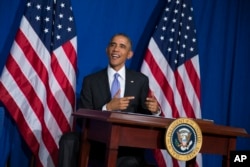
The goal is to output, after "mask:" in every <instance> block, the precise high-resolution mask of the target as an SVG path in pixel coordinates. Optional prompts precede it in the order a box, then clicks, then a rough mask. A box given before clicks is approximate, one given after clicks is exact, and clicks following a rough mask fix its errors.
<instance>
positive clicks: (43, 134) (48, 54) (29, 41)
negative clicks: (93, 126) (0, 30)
mask: <svg viewBox="0 0 250 167" xmlns="http://www.w3.org/2000/svg"><path fill="white" fill-rule="evenodd" d="M76 44H77V37H76V31H75V23H74V17H73V13H72V7H71V4H70V1H69V0H28V1H27V4H26V10H25V12H24V15H23V17H22V19H21V23H20V27H19V29H18V31H17V34H16V37H15V40H14V42H13V45H12V48H11V50H10V54H9V56H8V59H7V62H6V64H5V67H4V69H3V72H2V75H1V78H0V81H1V82H0V100H1V101H2V102H3V104H4V105H5V106H6V108H7V109H8V111H9V112H10V114H11V115H12V117H13V119H14V120H15V121H16V123H17V125H18V127H19V130H20V132H21V134H22V136H23V138H24V139H25V141H26V142H27V144H28V145H29V147H30V149H31V150H32V152H33V154H34V155H35V158H36V159H35V162H36V166H38V167H39V166H46V167H48V166H49V167H53V166H57V164H58V162H57V161H58V142H59V139H60V137H61V135H62V134H63V133H64V132H67V131H70V130H71V113H72V111H73V110H74V109H75V101H76V100H75V84H76V63H77V56H76V55H77V51H76V50H77V48H76V46H77V45H76Z"/></svg>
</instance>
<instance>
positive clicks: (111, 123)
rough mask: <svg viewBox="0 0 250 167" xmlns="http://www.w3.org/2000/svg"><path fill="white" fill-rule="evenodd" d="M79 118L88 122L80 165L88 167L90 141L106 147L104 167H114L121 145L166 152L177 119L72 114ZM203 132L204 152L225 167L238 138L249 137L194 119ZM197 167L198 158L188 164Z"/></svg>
mask: <svg viewBox="0 0 250 167" xmlns="http://www.w3.org/2000/svg"><path fill="white" fill-rule="evenodd" d="M73 116H74V117H76V118H78V119H79V118H81V119H85V123H84V127H83V133H82V146H81V155H80V166H81V167H87V166H88V157H89V150H90V149H91V146H90V143H89V141H90V140H94V141H99V142H102V143H105V144H106V148H107V149H106V162H105V164H104V166H106V167H115V166H116V160H117V155H118V148H119V146H129V147H138V148H148V149H156V148H157V149H166V146H165V143H164V141H165V140H164V138H165V133H166V130H167V128H168V126H169V125H170V124H171V123H172V122H173V121H174V120H175V119H171V118H163V117H156V116H152V115H142V114H133V113H123V112H108V111H96V110H89V109H79V110H78V111H77V112H74V113H73ZM194 121H195V122H196V123H197V124H198V125H199V127H200V129H201V131H202V140H203V141H202V147H201V149H200V152H201V153H208V154H219V155H222V156H223V162H222V164H223V166H228V167H229V156H230V151H231V150H235V149H236V139H237V137H246V136H248V134H247V132H246V131H245V130H244V129H242V128H234V127H228V126H222V125H216V124H214V123H213V121H208V120H202V119H194ZM186 166H195V159H194V160H190V161H187V162H186Z"/></svg>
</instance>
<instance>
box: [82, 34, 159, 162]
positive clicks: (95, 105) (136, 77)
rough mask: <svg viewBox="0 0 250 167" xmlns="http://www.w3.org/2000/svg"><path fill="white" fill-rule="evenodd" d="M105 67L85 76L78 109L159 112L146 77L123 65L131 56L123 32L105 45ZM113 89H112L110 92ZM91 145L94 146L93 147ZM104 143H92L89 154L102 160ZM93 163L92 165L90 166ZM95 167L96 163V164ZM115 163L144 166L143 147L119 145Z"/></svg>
mask: <svg viewBox="0 0 250 167" xmlns="http://www.w3.org/2000/svg"><path fill="white" fill-rule="evenodd" d="M106 53H107V56H108V59H109V64H108V67H107V68H105V69H103V70H101V71H99V72H96V73H94V74H90V75H89V76H86V77H85V78H84V80H83V84H82V90H81V93H80V102H79V107H80V108H87V109H94V110H102V111H104V112H108V111H120V112H133V113H140V114H159V111H160V110H159V106H158V103H157V100H156V98H155V97H154V95H153V93H150V97H149V96H148V95H149V81H148V78H147V77H146V76H145V75H144V74H142V73H140V72H136V71H133V70H129V69H127V68H126V67H125V63H126V60H127V59H130V58H132V56H133V51H132V42H131V40H130V38H129V37H128V36H127V35H125V34H122V33H120V34H116V35H114V36H113V37H112V38H111V40H110V42H109V44H108V46H107V48H106ZM113 90H114V91H113ZM92 146H94V148H95V147H96V150H95V149H94V148H93V147H92ZM101 148H103V150H105V146H100V145H99V144H98V143H92V144H91V152H92V153H91V152H90V159H91V155H92V156H93V157H94V158H96V159H101V160H103V158H104V157H105V156H104V153H105V152H103V153H101V151H100V150H101ZM92 166H93V165H92ZM97 166H98V165H97ZM117 166H119V167H122V166H126V167H137V166H138V167H140V166H144V153H143V150H142V149H137V148H128V147H121V148H119V151H118V162H117Z"/></svg>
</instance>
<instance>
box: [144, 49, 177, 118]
mask: <svg viewBox="0 0 250 167" xmlns="http://www.w3.org/2000/svg"><path fill="white" fill-rule="evenodd" d="M144 59H145V62H146V63H147V64H149V65H150V70H151V71H152V73H153V76H152V77H154V78H156V80H157V82H158V84H159V85H160V87H161V89H162V90H164V89H165V90H166V91H163V94H164V95H165V97H166V98H167V100H168V102H169V104H171V108H172V114H173V117H174V118H177V117H179V114H178V110H177V108H176V106H175V103H174V93H173V91H172V89H170V85H169V83H168V81H167V80H166V78H165V75H164V74H163V73H162V71H161V69H160V66H158V65H157V63H156V62H155V59H154V57H153V55H152V54H151V52H149V51H147V53H146V56H145V58H144Z"/></svg>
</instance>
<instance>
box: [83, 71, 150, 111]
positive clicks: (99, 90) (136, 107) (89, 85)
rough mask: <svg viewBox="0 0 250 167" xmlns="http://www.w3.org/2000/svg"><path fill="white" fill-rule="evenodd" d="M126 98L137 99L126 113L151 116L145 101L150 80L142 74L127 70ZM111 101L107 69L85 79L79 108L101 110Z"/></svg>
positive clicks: (131, 102) (131, 103) (132, 101)
mask: <svg viewBox="0 0 250 167" xmlns="http://www.w3.org/2000/svg"><path fill="white" fill-rule="evenodd" d="M125 75H126V80H125V82H126V83H125V92H124V97H125V96H134V97H135V99H133V100H131V101H130V104H129V106H128V108H127V109H126V110H124V112H133V113H141V114H151V113H150V111H148V110H146V109H145V108H146V106H145V100H146V97H147V95H148V91H149V81H148V78H147V77H146V76H145V75H144V74H142V73H140V72H135V71H132V70H128V69H126V73H125ZM110 100H111V93H110V88H109V81H108V74H107V69H106V68H105V69H103V70H101V71H99V72H97V73H94V74H91V75H89V76H87V77H85V78H84V80H83V85H82V90H81V93H80V102H79V108H88V109H94V110H101V109H102V107H103V106H104V105H105V104H107V103H108V102H109V101H110Z"/></svg>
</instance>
